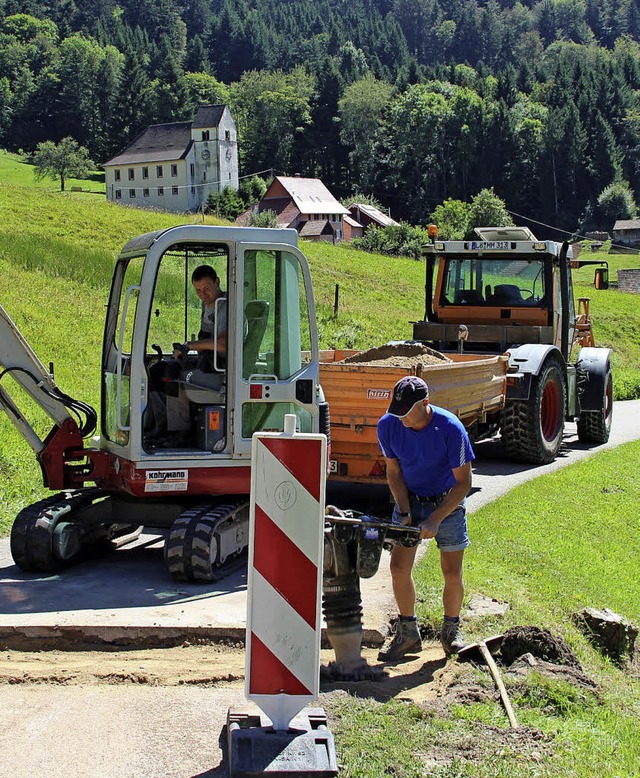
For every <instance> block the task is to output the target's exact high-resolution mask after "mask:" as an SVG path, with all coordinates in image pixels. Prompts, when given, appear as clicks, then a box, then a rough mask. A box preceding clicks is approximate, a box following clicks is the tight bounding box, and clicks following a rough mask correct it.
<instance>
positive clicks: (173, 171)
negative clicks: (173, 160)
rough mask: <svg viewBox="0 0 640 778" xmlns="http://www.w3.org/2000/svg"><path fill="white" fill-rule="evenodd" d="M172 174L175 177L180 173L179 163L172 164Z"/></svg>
mask: <svg viewBox="0 0 640 778" xmlns="http://www.w3.org/2000/svg"><path fill="white" fill-rule="evenodd" d="M171 175H172V177H173V178H175V177H176V176H177V175H178V166H177V165H171Z"/></svg>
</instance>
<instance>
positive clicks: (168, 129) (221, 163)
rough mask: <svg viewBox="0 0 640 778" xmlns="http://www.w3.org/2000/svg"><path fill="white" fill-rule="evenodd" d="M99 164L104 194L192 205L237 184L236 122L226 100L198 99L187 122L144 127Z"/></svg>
mask: <svg viewBox="0 0 640 778" xmlns="http://www.w3.org/2000/svg"><path fill="white" fill-rule="evenodd" d="M103 167H104V170H105V183H106V190H107V200H111V201H112V202H114V203H119V204H120V205H135V206H137V207H138V208H160V209H162V210H164V211H174V212H176V213H182V212H184V211H197V210H199V209H200V207H201V206H202V205H203V204H205V205H206V202H207V198H208V197H209V193H210V192H221V191H222V190H223V189H224V188H225V187H227V186H231V187H232V188H233V189H237V188H238V139H237V133H236V125H235V122H234V121H233V117H232V116H231V112H230V111H229V108H228V107H227V106H226V105H202V106H200V108H199V109H198V112H197V114H196V115H195V117H194V119H193V121H191V122H171V123H170V124H154V125H151V126H150V127H147V129H146V130H144V131H143V132H141V133H140V134H139V135H138V136H137V137H136V138H134V139H133V140H132V141H131V143H129V145H128V146H127V147H126V148H125V149H123V150H122V151H121V152H120V153H119V154H117V155H116V156H115V157H113V158H112V159H110V160H109V161H108V162H105V163H104V165H103Z"/></svg>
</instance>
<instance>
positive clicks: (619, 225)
mask: <svg viewBox="0 0 640 778" xmlns="http://www.w3.org/2000/svg"><path fill="white" fill-rule="evenodd" d="M613 241H614V243H621V244H622V245H623V246H640V219H618V221H617V222H616V223H615V224H614V225H613Z"/></svg>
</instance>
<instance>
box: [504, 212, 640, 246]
mask: <svg viewBox="0 0 640 778" xmlns="http://www.w3.org/2000/svg"><path fill="white" fill-rule="evenodd" d="M506 211H507V213H510V214H511V215H512V216H517V217H518V218H520V219H526V220H527V221H528V222H531V223H532V224H539V225H540V226H541V227H547V228H548V229H550V230H555V231H556V232H561V233H563V234H564V235H570V236H571V237H575V238H580V240H591V239H590V238H588V237H587V236H586V235H580V234H579V233H577V232H569V231H568V230H563V229H561V228H560V227H554V226H553V224H545V222H541V221H538V220H537V219H532V218H531V217H530V216H525V215H524V214H522V213H517V212H516V211H510V210H509V209H508V208H507V209H506ZM611 247H612V248H617V249H625V251H633V252H635V253H636V254H640V249H634V248H633V247H631V246H625V245H623V244H622V243H613V241H612V242H611Z"/></svg>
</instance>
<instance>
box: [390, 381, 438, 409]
mask: <svg viewBox="0 0 640 778" xmlns="http://www.w3.org/2000/svg"><path fill="white" fill-rule="evenodd" d="M427 397H429V387H428V386H427V384H426V383H425V382H424V381H423V380H422V378H418V376H415V375H408V376H405V377H404V378H401V379H400V380H399V381H398V383H397V384H396V385H395V386H394V387H393V400H391V404H390V405H389V410H388V411H387V413H390V414H391V415H392V416H406V415H407V413H409V411H410V410H411V409H412V408H413V406H414V405H415V404H416V403H417V402H420V401H421V400H426V399H427Z"/></svg>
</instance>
